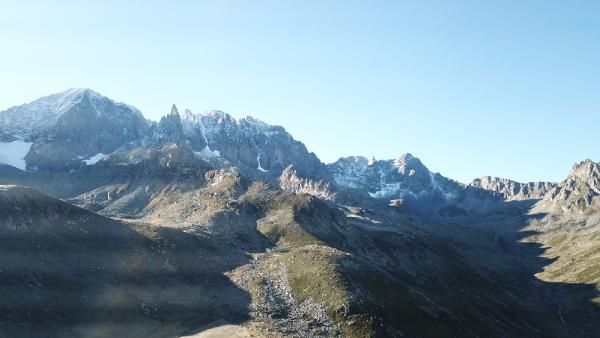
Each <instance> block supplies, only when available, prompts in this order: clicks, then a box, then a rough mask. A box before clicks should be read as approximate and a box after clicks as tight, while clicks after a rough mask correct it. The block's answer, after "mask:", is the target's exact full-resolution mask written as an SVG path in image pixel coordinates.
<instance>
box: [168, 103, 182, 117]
mask: <svg viewBox="0 0 600 338" xmlns="http://www.w3.org/2000/svg"><path fill="white" fill-rule="evenodd" d="M175 115H177V116H179V110H177V106H176V105H175V104H173V106H171V111H170V112H169V116H175ZM180 118H181V117H180Z"/></svg>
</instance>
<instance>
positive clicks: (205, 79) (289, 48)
mask: <svg viewBox="0 0 600 338" xmlns="http://www.w3.org/2000/svg"><path fill="white" fill-rule="evenodd" d="M599 9H600V3H595V2H592V1H590V2H578V3H577V4H576V5H573V4H571V5H566V4H561V3H559V2H542V1H534V2H528V3H527V4H523V3H520V2H517V1H507V2H502V3H496V4H483V3H479V2H474V1H473V2H471V1H460V2H453V3H451V4H450V3H447V2H441V1H439V2H435V1H429V2H413V1H406V2H402V3H400V2H387V1H379V2H377V1H376V2H369V3H359V2H342V1H335V2H328V3H326V4H324V3H321V2H313V1H309V2H303V3H302V4H298V3H293V2H287V1H283V2H281V1H259V2H253V3H252V4H250V3H242V2H233V1H203V2H191V1H190V2H180V3H178V4H177V5H172V4H170V3H169V2H166V1H157V2H154V3H152V4H146V3H144V2H127V3H121V2H116V1H105V2H91V3H78V2H75V1H58V2H53V3H52V4H47V3H44V2H41V1H39V2H36V1H22V2H19V3H18V4H6V3H3V4H0V18H1V19H2V20H0V28H1V29H0V42H2V44H3V46H4V48H5V50H6V51H9V52H6V53H2V55H1V56H0V64H2V74H3V77H2V78H1V79H0V90H1V92H2V95H1V96H0V110H4V109H6V108H9V107H11V106H15V105H20V104H23V103H27V102H30V101H32V100H34V99H36V98H39V97H41V96H45V95H49V94H52V93H56V92H60V91H63V90H66V89H68V88H73V87H84V88H91V89H93V90H95V91H98V92H99V93H101V94H103V95H105V96H107V97H109V98H111V99H113V100H116V101H122V102H125V103H127V104H130V105H133V106H135V107H137V108H138V109H140V110H141V111H142V113H143V114H144V115H145V116H146V117H147V118H149V119H152V120H158V119H160V116H162V115H165V114H167V113H168V112H169V110H170V107H171V105H172V104H176V105H177V107H178V108H179V110H180V112H182V111H183V110H184V109H186V108H189V109H190V110H191V111H192V112H195V113H198V112H200V111H203V110H210V109H217V110H222V111H225V112H227V113H229V114H231V115H232V116H234V117H237V118H240V117H244V116H246V115H250V116H253V117H255V118H258V119H260V120H263V121H265V122H267V123H270V124H278V125H282V126H283V127H285V128H286V129H287V130H288V131H289V132H290V133H291V134H292V135H293V136H294V138H295V139H297V140H300V141H302V142H303V143H304V144H305V145H306V146H307V148H308V149H309V150H310V151H313V152H315V153H316V154H317V155H318V156H319V158H320V159H321V160H322V161H323V162H325V163H329V162H333V161H335V160H336V159H337V158H339V157H344V156H353V155H362V156H375V157H376V158H377V159H393V158H396V157H397V156H399V155H400V154H403V153H412V154H413V155H414V156H416V157H419V158H420V159H421V160H422V161H423V163H424V164H425V165H426V166H427V167H429V168H430V169H431V170H432V171H436V172H438V171H439V172H440V173H441V174H443V175H444V176H447V177H449V178H452V179H456V180H459V181H462V182H469V181H471V180H472V179H474V178H477V177H481V176H499V177H504V178H509V179H513V180H516V181H521V182H526V181H561V180H563V179H564V178H565V177H566V176H567V174H568V172H569V170H570V168H571V166H572V165H573V164H574V163H577V162H580V161H583V160H584V159H587V158H591V159H592V160H595V161H598V159H600V149H599V147H598V140H599V137H598V125H600V112H598V107H599V106H600V97H598V95H597V93H598V92H599V91H600V80H599V79H600V57H599V56H600V45H599V43H598V39H597V37H598V36H599V33H600V24H599V23H597V20H596V18H595V13H598V10H599Z"/></svg>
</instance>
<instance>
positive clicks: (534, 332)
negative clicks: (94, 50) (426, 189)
mask: <svg viewBox="0 0 600 338" xmlns="http://www.w3.org/2000/svg"><path fill="white" fill-rule="evenodd" d="M534 202H535V201H523V202H509V203H505V205H503V206H502V207H501V208H499V209H498V210H496V211H495V212H494V213H491V214H488V215H486V216H485V217H483V216H478V217H475V218H461V219H459V220H458V221H451V220H439V219H435V220H426V219H416V218H415V219H413V220H412V221H406V218H397V219H396V220H395V219H394V218H391V217H389V214H390V213H389V212H388V211H386V210H383V209H382V210H371V214H372V215H374V218H377V215H387V216H385V217H383V216H382V217H381V218H380V220H379V221H381V223H380V222H374V221H372V220H371V221H366V220H358V221H357V220H353V221H348V220H346V219H344V218H345V217H344V216H343V215H342V214H341V213H338V212H335V211H334V210H333V209H330V208H329V207H327V206H326V204H325V203H324V202H322V201H318V200H316V199H312V202H311V205H310V207H307V208H301V209H299V210H297V212H296V220H297V222H298V224H300V226H301V227H302V228H303V229H304V230H305V231H306V232H308V233H309V234H311V235H312V236H314V237H316V238H317V239H318V240H320V241H322V242H324V243H325V244H326V245H329V246H332V247H335V248H337V249H339V250H342V251H345V252H348V253H351V254H352V256H349V257H347V258H345V259H343V260H340V261H339V262H338V270H339V271H340V272H341V273H342V274H343V275H344V276H345V278H346V279H347V289H348V291H349V292H351V293H353V294H355V295H360V297H359V299H356V300H355V305H354V307H353V308H351V309H350V313H367V314H368V315H369V316H370V317H371V318H372V324H371V325H372V327H374V328H375V329H376V332H377V333H378V334H379V335H381V336H393V335H399V334H400V333H403V334H405V335H408V336H497V337H506V336H512V337H531V336H556V337H562V336H580V337H593V336H598V335H599V334H600V309H599V307H598V306H597V305H595V304H593V303H592V302H591V299H593V298H596V297H598V295H599V293H598V291H597V290H596V288H595V286H594V285H589V284H582V283H573V284H568V283H552V282H546V281H542V280H540V279H539V278H537V277H536V276H535V274H536V273H539V272H541V271H543V270H544V267H546V266H548V265H549V264H552V263H553V261H554V259H548V258H544V257H542V256H543V254H544V252H545V251H546V249H544V248H543V247H542V245H541V244H539V243H525V242H523V240H524V239H525V238H528V237H530V236H532V235H535V233H533V232H528V231H525V230H524V229H525V228H526V227H527V226H528V224H529V222H530V221H531V219H539V218H540V217H543V215H528V214H527V211H528V210H529V208H530V207H531V205H533V203H534Z"/></svg>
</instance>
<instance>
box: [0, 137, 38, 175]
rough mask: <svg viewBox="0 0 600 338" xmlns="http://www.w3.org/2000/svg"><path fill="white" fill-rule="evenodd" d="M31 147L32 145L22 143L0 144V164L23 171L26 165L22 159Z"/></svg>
mask: <svg viewBox="0 0 600 338" xmlns="http://www.w3.org/2000/svg"><path fill="white" fill-rule="evenodd" d="M31 145H32V143H29V142H23V141H12V142H8V143H0V162H1V163H5V164H8V165H11V166H13V167H15V168H18V169H21V170H25V169H26V168H27V163H26V162H25V159H24V158H25V155H27V153H28V152H29V149H30V148H31Z"/></svg>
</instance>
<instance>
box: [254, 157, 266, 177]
mask: <svg viewBox="0 0 600 338" xmlns="http://www.w3.org/2000/svg"><path fill="white" fill-rule="evenodd" d="M256 162H258V166H257V167H256V169H258V170H260V171H262V172H263V173H266V172H268V170H266V169H264V168H263V167H261V166H260V153H258V155H256Z"/></svg>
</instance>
